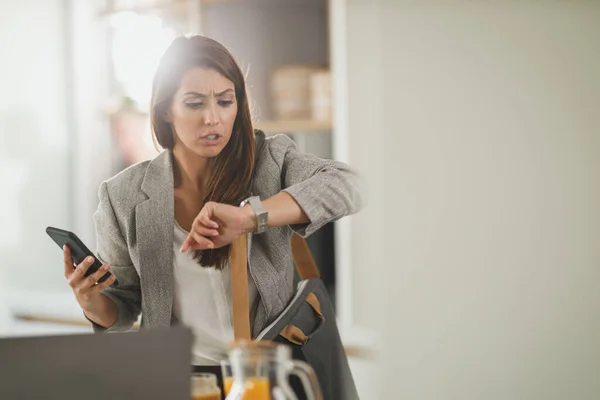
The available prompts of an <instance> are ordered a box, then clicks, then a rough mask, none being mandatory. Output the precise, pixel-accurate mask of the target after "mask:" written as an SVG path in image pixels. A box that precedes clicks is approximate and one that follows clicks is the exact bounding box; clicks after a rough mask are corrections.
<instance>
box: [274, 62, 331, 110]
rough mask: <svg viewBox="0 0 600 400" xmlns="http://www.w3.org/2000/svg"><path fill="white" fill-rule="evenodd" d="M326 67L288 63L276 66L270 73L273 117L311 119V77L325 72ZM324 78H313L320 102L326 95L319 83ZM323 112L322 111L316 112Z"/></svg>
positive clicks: (321, 82) (323, 80) (321, 83)
mask: <svg viewBox="0 0 600 400" xmlns="http://www.w3.org/2000/svg"><path fill="white" fill-rule="evenodd" d="M327 71H328V70H327V69H326V68H322V67H317V66H309V65H289V66H284V67H280V68H276V69H275V70H274V71H273V73H272V75H271V82H270V91H271V101H272V104H273V107H272V108H273V115H274V117H275V119H311V118H312V116H313V114H315V112H314V111H313V107H314V105H313V93H312V90H313V89H312V88H313V82H312V77H313V76H315V75H317V74H323V73H325V72H327ZM325 81H326V79H323V77H318V78H315V82H314V86H315V88H316V86H319V87H318V89H317V88H316V89H317V90H318V93H316V94H315V96H316V97H318V98H319V101H320V103H324V102H323V98H321V97H322V96H324V95H326V91H325V90H323V88H322V87H320V86H321V85H323V84H324V82H325ZM316 114H320V115H322V114H323V111H322V110H321V111H320V112H316Z"/></svg>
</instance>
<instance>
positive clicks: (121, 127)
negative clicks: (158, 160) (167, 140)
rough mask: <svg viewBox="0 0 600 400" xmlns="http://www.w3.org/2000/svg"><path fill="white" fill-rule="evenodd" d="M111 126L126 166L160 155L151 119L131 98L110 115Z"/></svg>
mask: <svg viewBox="0 0 600 400" xmlns="http://www.w3.org/2000/svg"><path fill="white" fill-rule="evenodd" d="M110 125H111V130H112V132H113V135H114V137H115V142H116V145H117V147H118V149H119V150H120V152H121V156H122V159H123V163H124V164H125V166H129V165H132V164H135V163H138V162H140V161H144V160H149V159H152V158H154V157H155V156H156V155H157V154H158V151H157V150H156V148H155V147H154V143H153V141H152V133H151V127H150V118H149V116H148V114H147V113H145V112H143V111H142V110H140V108H139V107H138V106H137V103H136V102H135V101H133V100H132V99H131V98H129V97H125V98H123V100H122V102H121V105H120V107H119V108H118V109H116V110H115V111H114V112H112V113H111V114H110Z"/></svg>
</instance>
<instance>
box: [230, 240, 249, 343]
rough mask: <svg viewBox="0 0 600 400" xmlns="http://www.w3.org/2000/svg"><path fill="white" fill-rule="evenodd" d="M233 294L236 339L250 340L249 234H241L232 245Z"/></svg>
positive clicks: (234, 334) (234, 333)
mask: <svg viewBox="0 0 600 400" xmlns="http://www.w3.org/2000/svg"><path fill="white" fill-rule="evenodd" d="M231 296H232V300H233V304H232V306H233V336H234V338H235V340H236V341H238V340H250V338H251V337H250V305H249V301H248V236H247V235H242V236H240V237H239V238H237V239H236V240H235V241H234V242H233V243H232V245H231Z"/></svg>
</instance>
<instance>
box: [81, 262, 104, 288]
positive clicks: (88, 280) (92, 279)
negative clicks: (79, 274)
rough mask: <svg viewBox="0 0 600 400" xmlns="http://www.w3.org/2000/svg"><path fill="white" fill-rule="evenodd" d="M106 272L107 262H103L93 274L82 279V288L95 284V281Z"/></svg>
mask: <svg viewBox="0 0 600 400" xmlns="http://www.w3.org/2000/svg"><path fill="white" fill-rule="evenodd" d="M107 272H108V264H104V265H103V266H102V267H100V268H99V269H98V271H96V272H94V273H93V274H90V275H88V277H87V278H85V279H84V280H83V285H84V286H83V288H91V287H93V286H96V283H97V282H98V281H99V280H100V278H102V277H103V276H104V275H105V274H106V273H107Z"/></svg>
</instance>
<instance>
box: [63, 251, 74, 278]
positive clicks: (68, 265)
mask: <svg viewBox="0 0 600 400" xmlns="http://www.w3.org/2000/svg"><path fill="white" fill-rule="evenodd" d="M63 259H64V267H65V278H67V279H69V278H70V277H71V274H73V271H74V270H75V266H74V265H73V259H72V258H71V249H70V248H69V246H67V245H66V244H65V245H64V246H63Z"/></svg>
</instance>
